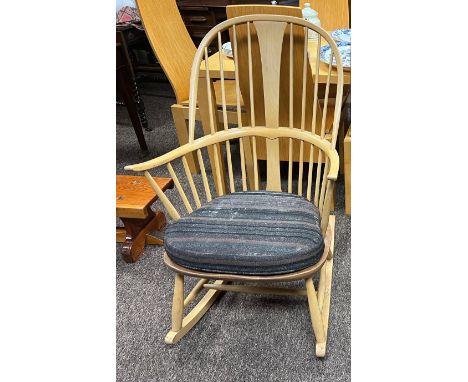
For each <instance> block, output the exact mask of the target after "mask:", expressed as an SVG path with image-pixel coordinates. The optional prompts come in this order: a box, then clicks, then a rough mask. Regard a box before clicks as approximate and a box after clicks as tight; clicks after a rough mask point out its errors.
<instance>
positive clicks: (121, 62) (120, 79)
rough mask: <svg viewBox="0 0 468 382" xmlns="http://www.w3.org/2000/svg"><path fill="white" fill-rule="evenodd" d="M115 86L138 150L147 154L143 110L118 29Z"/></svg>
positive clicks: (144, 114) (146, 124) (124, 44)
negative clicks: (130, 122)
mask: <svg viewBox="0 0 468 382" xmlns="http://www.w3.org/2000/svg"><path fill="white" fill-rule="evenodd" d="M116 85H117V92H118V93H119V94H120V95H121V97H122V99H123V103H124V104H125V106H126V108H127V111H128V114H129V116H130V119H131V121H132V126H133V129H134V130H135V134H136V136H137V139H138V143H139V145H140V148H141V149H142V150H143V151H144V152H147V151H148V146H147V145H146V141H145V136H144V134H143V127H145V128H148V122H147V119H146V113H145V108H144V105H143V102H142V101H141V99H140V96H139V93H138V88H137V85H136V82H135V77H134V74H133V69H132V65H131V64H130V63H129V59H128V54H127V48H126V43H125V39H124V37H123V34H122V30H119V29H117V33H116Z"/></svg>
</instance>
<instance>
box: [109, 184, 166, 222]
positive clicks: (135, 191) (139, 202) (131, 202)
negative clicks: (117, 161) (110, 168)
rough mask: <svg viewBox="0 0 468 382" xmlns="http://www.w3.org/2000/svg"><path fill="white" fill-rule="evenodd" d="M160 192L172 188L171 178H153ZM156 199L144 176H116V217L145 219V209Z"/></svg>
mask: <svg viewBox="0 0 468 382" xmlns="http://www.w3.org/2000/svg"><path fill="white" fill-rule="evenodd" d="M153 179H154V180H155V181H156V183H157V184H158V186H159V187H160V188H161V190H163V191H165V190H167V189H168V188H172V187H173V186H174V182H173V180H172V179H171V178H158V177H153ZM157 198H158V196H157V195H156V193H155V191H154V190H153V189H152V188H151V186H150V185H149V183H148V181H147V180H146V179H145V177H144V176H132V175H117V177H116V208H117V216H118V217H123V218H145V217H146V216H147V213H146V208H147V207H149V206H150V205H151V204H152V203H154V201H155V200H156V199H157Z"/></svg>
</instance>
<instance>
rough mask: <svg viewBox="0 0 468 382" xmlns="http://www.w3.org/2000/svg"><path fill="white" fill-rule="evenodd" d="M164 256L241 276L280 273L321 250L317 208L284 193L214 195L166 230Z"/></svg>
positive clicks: (314, 258)
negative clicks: (165, 253) (165, 254)
mask: <svg viewBox="0 0 468 382" xmlns="http://www.w3.org/2000/svg"><path fill="white" fill-rule="evenodd" d="M164 246H165V248H166V252H167V254H168V256H169V257H170V258H171V259H172V260H173V261H174V262H176V263H177V264H180V265H182V266H184V267H186V268H190V269H195V270H201V271H205V272H216V273H232V274H243V275H265V274H271V275H272V274H282V273H289V272H294V271H297V270H300V269H303V268H306V267H309V266H311V265H313V264H315V263H316V262H317V261H318V260H319V259H320V257H321V256H322V254H323V249H324V241H323V237H322V233H321V231H320V218H319V212H318V210H317V208H316V207H315V206H314V204H313V203H311V202H309V201H308V200H307V199H305V198H303V197H300V196H297V195H292V194H288V193H282V192H270V191H257V192H235V193H233V194H229V195H225V196H221V197H218V198H216V199H213V200H212V201H211V202H209V203H207V204H205V205H204V206H202V207H201V208H199V209H198V210H196V211H194V212H193V213H192V214H190V215H188V216H185V217H182V218H181V219H179V220H178V221H176V222H174V223H172V224H170V225H169V226H168V227H167V229H166V234H165V239H164Z"/></svg>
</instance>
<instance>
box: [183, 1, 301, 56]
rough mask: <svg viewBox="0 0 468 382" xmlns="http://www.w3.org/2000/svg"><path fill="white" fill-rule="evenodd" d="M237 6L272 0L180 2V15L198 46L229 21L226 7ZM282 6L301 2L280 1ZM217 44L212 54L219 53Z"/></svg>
mask: <svg viewBox="0 0 468 382" xmlns="http://www.w3.org/2000/svg"><path fill="white" fill-rule="evenodd" d="M237 4H271V0H256V1H255V0H178V1H177V6H178V7H179V11H180V14H181V16H182V19H183V20H184V24H185V26H186V27H187V30H188V32H189V34H190V36H191V37H192V40H193V42H194V43H195V45H196V46H198V45H199V44H200V42H201V40H202V39H203V37H205V35H206V34H207V33H208V31H209V30H210V29H211V28H213V27H214V26H215V25H217V24H219V23H221V22H223V21H224V20H226V19H227V16H226V6H228V5H237ZM278 4H280V5H290V6H298V5H299V0H279V1H278ZM222 40H223V43H224V42H226V41H228V40H229V37H228V35H227V34H225V35H223V36H222ZM217 50H218V49H217V42H216V41H215V42H213V44H212V45H211V46H210V51H211V52H210V53H213V52H215V51H217Z"/></svg>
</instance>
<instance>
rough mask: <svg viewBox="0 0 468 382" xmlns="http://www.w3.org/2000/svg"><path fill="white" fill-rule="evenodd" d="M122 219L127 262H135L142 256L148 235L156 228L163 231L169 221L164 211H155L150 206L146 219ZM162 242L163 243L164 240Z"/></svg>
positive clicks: (123, 250)
mask: <svg viewBox="0 0 468 382" xmlns="http://www.w3.org/2000/svg"><path fill="white" fill-rule="evenodd" d="M121 219H122V222H123V223H124V226H125V230H126V237H125V243H124V245H123V248H122V256H123V258H124V260H125V261H126V262H127V263H134V262H136V261H137V260H138V259H139V258H140V257H141V255H142V254H143V250H144V249H145V243H146V235H147V234H148V233H150V232H151V231H154V230H158V231H161V230H162V229H163V228H164V226H165V225H166V223H167V222H166V217H165V216H164V213H162V212H160V211H158V212H156V213H154V212H153V210H152V209H151V208H148V217H147V218H146V219H131V218H121ZM160 244H161V245H162V242H161V243H160Z"/></svg>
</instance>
